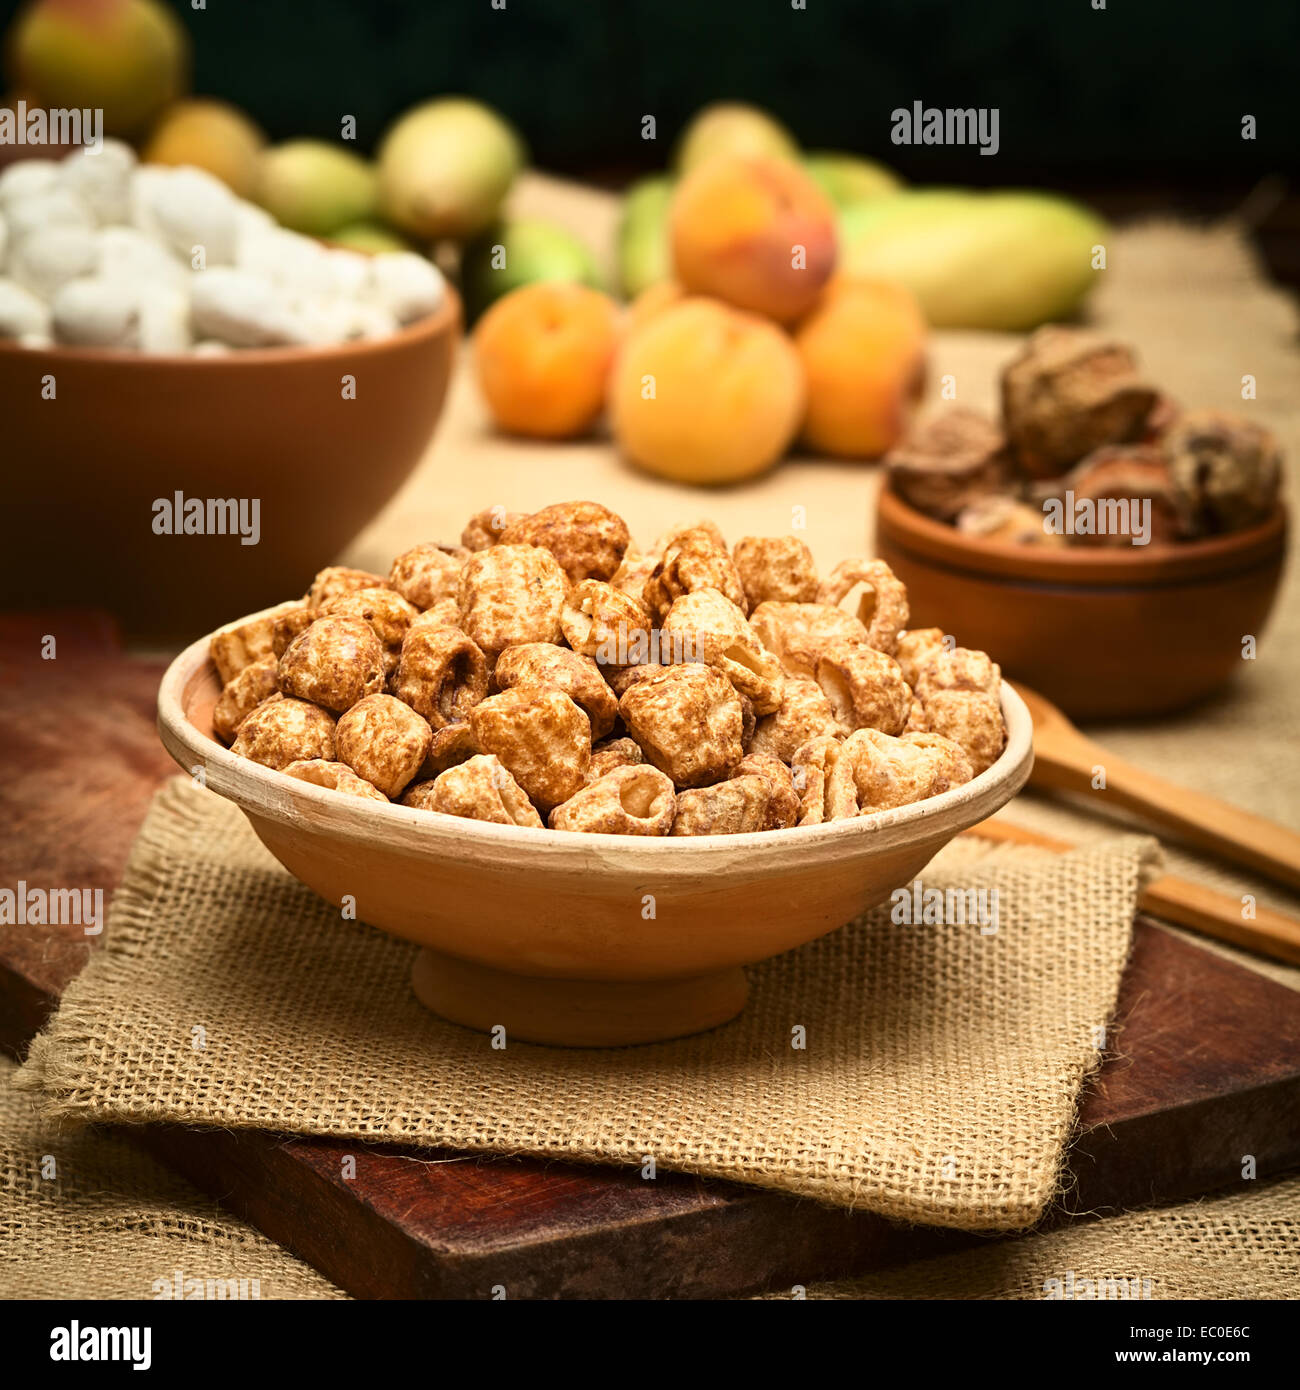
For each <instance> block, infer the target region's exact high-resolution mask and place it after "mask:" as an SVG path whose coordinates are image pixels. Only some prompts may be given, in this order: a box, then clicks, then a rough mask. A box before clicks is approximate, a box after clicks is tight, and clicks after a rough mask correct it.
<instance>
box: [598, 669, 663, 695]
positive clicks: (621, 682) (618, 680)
mask: <svg viewBox="0 0 1300 1390" xmlns="http://www.w3.org/2000/svg"><path fill="white" fill-rule="evenodd" d="M600 669H601V672H602V674H603V675H604V677H605V679H606V681H607V682H608V683H609V688H610V689H611V690H612V691H613V692H614V694H615V695H617V696H618V698H619V699H620V700H621V699H622V698H623V696H624V695H626V694H627V692H628V691H629V690H631V689H632V687H633V686H634V685H639V684H640V683H641V682H642V681H648V680H653V678H654V677H655V676H657V675H658V674H659V673H660V671H662V670H664V669H665V668H664V667H663V666H662V665H660V663H659V662H657V661H643V662H642V663H641V664H640V665H639V666H602V667H601V668H600Z"/></svg>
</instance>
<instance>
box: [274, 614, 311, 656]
mask: <svg viewBox="0 0 1300 1390" xmlns="http://www.w3.org/2000/svg"><path fill="white" fill-rule="evenodd" d="M319 617H320V614H319V613H318V612H317V611H316V610H315V609H314V608H309V607H308V606H307V605H306V604H305V603H293V604H288V605H286V607H285V608H284V610H283V612H280V613H277V614H276V615H275V622H274V624H273V625H272V628H271V650H272V651H273V652H274V653H275V659H276V660H277V661H278V660H279V659H280V658H281V657H282V656H283V655H284V654H285V652H287V651H288V650H289V643H290V642H292V641H293V639H294V638H295V637H297V636H298V635H299V633H303V632H306V631H307V629H308V628H309V627H310V626H311V625H312V623H314V622H315V621H316V619H317V618H319Z"/></svg>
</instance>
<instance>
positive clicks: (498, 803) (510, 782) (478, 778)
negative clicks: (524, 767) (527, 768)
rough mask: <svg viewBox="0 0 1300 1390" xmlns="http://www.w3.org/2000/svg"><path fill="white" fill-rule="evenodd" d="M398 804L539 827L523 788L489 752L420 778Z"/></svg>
mask: <svg viewBox="0 0 1300 1390" xmlns="http://www.w3.org/2000/svg"><path fill="white" fill-rule="evenodd" d="M402 805H403V806H414V807H416V808H417V809H418V810H422V811H438V812H441V814H442V815H444V816H461V817H463V818H464V819H466V820H485V821H490V822H491V823H492V824H494V825H528V826H532V828H533V829H534V830H540V829H541V828H542V818H541V816H539V815H538V814H537V811H536V809H535V808H534V806H533V804H532V802H531V801H529V799H528V797H527V796H526V795H525V794H524V789H523V788H522V787H521V786H520V785H519V783H518V782H516V781H515V779H514V778H513V777H512V776H511V775H510V773H509V771H508V770H507V769H506V768H505V767H504V766H503V765H502V763H501V761H500V759H498V758H495V757H493V755H492V754H490V753H483V754H480V755H479V756H478V757H474V758H471V759H470V760H469V761H468V762H464V763H458V764H457V765H456V766H455V767H449V768H448V769H447V771H446V772H442V773H439V775H438V776H437V777H436V778H435V779H434V780H433V781H432V782H420V783H419V784H418V785H417V786H414V787H412V788H411V790H410V791H409V792H407V794H406V795H405V796H404V797H403V798H402Z"/></svg>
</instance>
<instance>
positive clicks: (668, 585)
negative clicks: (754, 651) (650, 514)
mask: <svg viewBox="0 0 1300 1390" xmlns="http://www.w3.org/2000/svg"><path fill="white" fill-rule="evenodd" d="M717 534H718V533H717V528H716V527H714V528H713V529H712V530H710V529H709V528H707V527H704V526H695V527H692V528H690V529H689V530H686V531H682V532H680V533H678V534H677V535H676V536H675V537H674V539H673V540H672V542H671V543H670V544H669V546H668V548H667V549H666V550H665V551H664V553H663V558H662V559H661V560H660V561H659V563H658V564H657V565H656V566H655V567H654V569H653V570H652V571H651V572H650V578H649V579H648V580H647V581H646V586H645V598H646V603H647V604H648V605H649V608H648V611H649V613H650V616H651V617H652V618H654V619H655V620H656V621H662V620H663V618H665V617H666V616H667V614H668V610H669V609H670V608H671V607H672V606H673V602H674V600H676V599H679V598H681V596H682V595H683V594H689V593H693V592H694V591H695V590H696V589H716V590H717V591H718V592H719V593H720V594H722V595H723V597H725V598H729V599H730V600H731V601H732V603H734V604H735V605H736V607H737V608H739V609H740V611H741V612H742V613H748V612H749V600H748V599H747V598H746V597H745V590H744V587H743V586H742V584H741V582H740V575H739V574H738V573H737V572H736V566H735V564H734V562H733V561H732V558H731V556H730V555H728V554H727V550H726V547H725V546H724V545H720V544H719V543H718V540H717V539H716V536H717Z"/></svg>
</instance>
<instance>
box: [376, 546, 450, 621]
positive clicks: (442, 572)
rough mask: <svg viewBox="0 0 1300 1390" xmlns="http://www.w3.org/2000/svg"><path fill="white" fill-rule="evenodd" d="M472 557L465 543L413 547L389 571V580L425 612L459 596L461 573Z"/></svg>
mask: <svg viewBox="0 0 1300 1390" xmlns="http://www.w3.org/2000/svg"><path fill="white" fill-rule="evenodd" d="M468 559H469V551H468V550H467V549H466V548H465V547H464V546H463V545H434V544H432V543H431V542H430V543H426V544H425V545H417V546H413V547H412V548H411V549H410V550H404V551H403V552H402V553H401V554H400V555H399V556H398V557H397V559H396V560H394V561H393V568H392V569H391V570H390V571H389V573H388V582H389V583H390V584H391V585H392V586H393V588H394V589H396V590H397V592H398V593H399V594H401V596H402V597H403V598H404V599H405V600H406V601H407V602H408V603H413V604H414V605H415V606H416V608H418V609H419V610H420V611H421V612H427V611H428V610H429V609H430V608H432V607H433V606H434V604H435V603H437V602H438V600H439V599H444V598H455V597H456V591H457V589H458V588H459V587H460V572H461V570H462V569H464V567H465V561H466V560H468Z"/></svg>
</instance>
